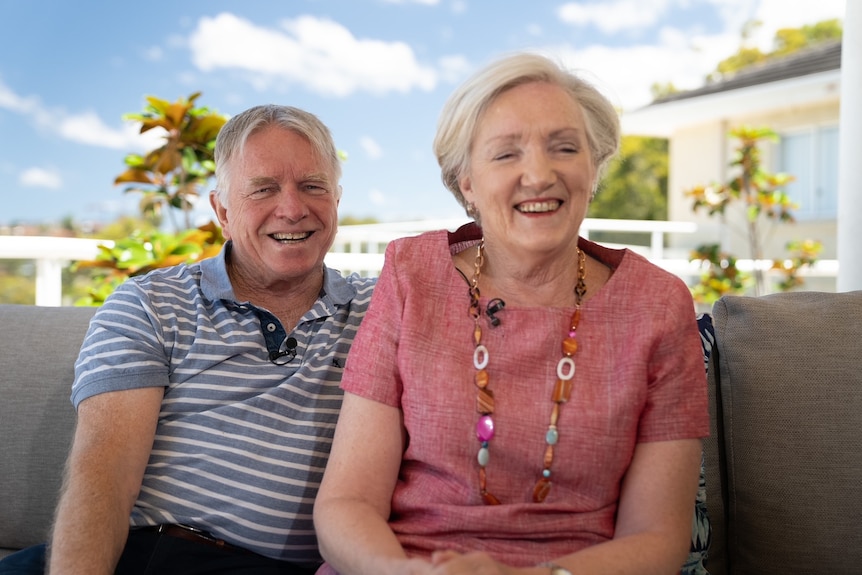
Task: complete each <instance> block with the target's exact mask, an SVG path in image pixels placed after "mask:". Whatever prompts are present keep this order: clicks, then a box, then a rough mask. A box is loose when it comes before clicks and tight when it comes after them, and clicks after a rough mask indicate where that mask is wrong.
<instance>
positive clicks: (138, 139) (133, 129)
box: [52, 112, 164, 150]
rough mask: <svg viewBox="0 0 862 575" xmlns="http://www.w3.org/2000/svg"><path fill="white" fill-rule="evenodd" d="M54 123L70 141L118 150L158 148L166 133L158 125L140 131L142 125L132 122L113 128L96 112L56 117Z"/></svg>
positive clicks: (58, 130)
mask: <svg viewBox="0 0 862 575" xmlns="http://www.w3.org/2000/svg"><path fill="white" fill-rule="evenodd" d="M52 123H53V124H54V125H55V126H56V129H57V132H58V133H59V134H60V135H61V136H62V137H63V138H65V139H67V140H70V141H72V142H78V143H81V144H88V145H90V146H98V147H102V148H112V149H115V150H125V149H130V148H131V149H135V150H145V149H149V148H153V147H158V146H160V145H161V144H162V140H161V138H160V136H161V135H162V134H163V133H164V131H163V130H161V128H156V129H153V130H150V131H148V132H146V133H145V134H140V124H132V123H126V124H125V125H124V126H123V127H122V128H120V129H116V128H112V127H111V126H108V125H107V124H105V123H104V122H103V121H102V119H101V118H99V116H98V115H96V113H94V112H84V113H81V114H75V115H67V116H62V117H58V118H54V119H53V120H52Z"/></svg>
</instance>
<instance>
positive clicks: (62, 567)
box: [48, 387, 164, 575]
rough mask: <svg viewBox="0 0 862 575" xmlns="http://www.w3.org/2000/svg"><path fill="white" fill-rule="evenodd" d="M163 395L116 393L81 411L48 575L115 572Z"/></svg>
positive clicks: (96, 399)
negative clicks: (49, 574)
mask: <svg viewBox="0 0 862 575" xmlns="http://www.w3.org/2000/svg"><path fill="white" fill-rule="evenodd" d="M163 395H164V389H163V388H161V387H148V388H143V389H135V390H128V391H114V392H108V393H103V394H100V395H95V396H93V397H90V398H88V399H85V400H84V401H82V402H81V404H80V405H79V406H78V423H77V427H76V429H75V437H74V441H73V443H72V450H71V452H70V454H69V459H68V461H67V463H66V476H65V480H64V485H63V492H62V494H61V496H60V502H59V504H58V506H57V513H56V517H55V522H54V529H53V534H52V537H51V542H50V546H49V553H50V557H49V569H48V571H49V572H50V573H52V574H53V575H61V574H62V575H66V574H69V575H71V574H78V573H81V574H87V575H99V574H106V575H107V574H110V573H113V572H114V568H115V566H116V564H117V561H118V560H119V558H120V555H121V553H122V551H123V547H124V545H125V542H126V538H127V536H128V533H129V514H130V513H131V510H132V506H133V505H134V503H135V499H136V498H137V496H138V492H139V491H140V487H141V480H142V478H143V475H144V469H145V468H146V465H147V461H148V460H149V457H150V451H151V450H152V447H153V438H154V437H155V431H156V423H157V421H158V416H159V411H160V408H161V402H162V397H163Z"/></svg>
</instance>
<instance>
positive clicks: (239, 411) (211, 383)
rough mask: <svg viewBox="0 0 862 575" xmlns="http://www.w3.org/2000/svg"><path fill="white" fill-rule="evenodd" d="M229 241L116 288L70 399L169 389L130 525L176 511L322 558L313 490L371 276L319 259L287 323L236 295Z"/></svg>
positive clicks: (282, 553)
mask: <svg viewBox="0 0 862 575" xmlns="http://www.w3.org/2000/svg"><path fill="white" fill-rule="evenodd" d="M229 249H230V247H229V244H226V246H225V248H223V249H222V252H221V253H220V254H219V255H218V256H217V257H214V258H211V259H208V260H203V261H201V262H198V263H195V264H192V265H188V266H186V265H181V266H176V267H172V268H166V269H161V270H156V271H153V272H151V273H149V274H147V275H145V276H142V277H136V278H132V279H131V280H129V281H127V282H125V283H124V284H123V285H122V286H121V287H119V288H118V289H117V290H116V291H115V292H114V293H113V294H112V295H111V296H110V297H109V298H108V299H107V301H105V303H104V304H103V305H102V306H101V308H100V309H99V310H98V311H97V312H96V314H95V316H94V318H93V320H92V322H91V324H90V328H89V331H88V332H87V336H86V338H85V340H84V343H83V346H82V348H81V353H80V356H79V358H78V361H77V362H76V365H75V383H74V384H73V386H72V402H73V403H74V405H75V406H76V407H77V406H78V404H79V403H80V402H81V401H83V400H85V399H86V398H88V397H92V396H94V395H97V394H100V393H104V392H107V391H116V390H127V389H136V388H143V387H164V388H165V396H164V400H163V401H162V407H161V413H160V414H159V421H158V427H157V429H156V437H155V443H154V445H153V450H152V454H151V456H150V460H149V463H148V464H147V468H146V472H145V474H144V478H143V484H142V486H141V492H140V494H139V496H138V500H137V502H136V503H135V506H134V509H133V511H132V516H131V519H130V524H131V525H132V526H145V525H155V524H160V523H182V524H187V525H192V526H195V527H198V528H200V529H204V530H206V531H209V532H210V533H212V534H213V535H214V536H216V537H218V538H220V539H224V540H226V541H228V542H229V543H232V544H235V545H239V546H241V547H245V548H247V549H250V550H252V551H255V552H257V553H260V554H262V555H266V556H269V557H273V558H276V559H284V560H288V561H292V562H295V563H304V564H312V563H318V562H320V560H321V559H320V554H319V552H318V550H317V540H316V537H315V534H314V526H313V523H312V507H313V503H314V497H315V495H316V493H317V489H318V487H319V485H320V480H321V478H322V475H323V470H324V467H325V465H326V460H327V457H328V455H329V449H330V446H331V443H332V436H333V432H334V429H335V423H336V420H337V418H338V411H339V408H340V405H341V399H342V391H341V389H340V387H339V384H340V382H341V374H342V371H343V369H344V365H345V362H346V361H347V352H348V350H349V348H350V344H351V342H352V341H353V337H354V335H355V334H356V329H357V327H358V326H359V323H360V321H361V319H362V317H363V316H364V315H365V311H366V309H367V307H368V302H369V301H370V298H371V292H372V289H373V286H374V281H375V280H373V279H368V278H361V277H359V276H356V275H352V276H350V277H348V278H344V277H342V276H341V274H340V273H339V272H337V271H334V270H331V269H328V268H326V270H325V277H324V285H323V290H322V292H321V294H320V297H319V298H318V299H317V301H316V302H315V304H314V306H313V307H312V308H311V309H310V310H309V311H308V312H306V313H305V315H303V316H302V318H301V319H300V320H299V323H298V325H297V326H296V327H295V329H294V331H292V332H286V330H285V329H284V327H282V325H281V324H280V323H279V321H278V320H277V319H276V318H275V316H274V315H272V314H271V313H269V312H268V311H266V310H263V309H261V308H257V307H255V306H253V305H251V304H249V303H248V302H237V301H235V299H234V294H233V289H232V288H231V285H230V280H229V279H228V275H227V268H226V264H225V257H226V253H227V252H228V251H229ZM287 337H292V338H295V340H296V357H294V358H293V359H291V360H290V361H288V362H287V363H286V364H285V365H275V364H274V363H272V362H271V361H270V360H269V352H270V351H273V350H274V349H275V350H277V349H278V348H279V346H281V348H282V350H284V345H285V343H284V342H285V341H286V338H287ZM267 340H268V341H269V345H270V348H269V350H268V348H267V343H266V342H267ZM291 343H293V342H291ZM273 346H274V347H273ZM289 357H290V356H286V357H285V358H283V361H284V360H287V359H289Z"/></svg>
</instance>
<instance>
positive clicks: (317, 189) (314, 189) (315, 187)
mask: <svg viewBox="0 0 862 575" xmlns="http://www.w3.org/2000/svg"><path fill="white" fill-rule="evenodd" d="M305 189H306V190H307V191H308V192H309V193H312V194H325V193H326V192H327V188H326V186H324V185H323V184H305Z"/></svg>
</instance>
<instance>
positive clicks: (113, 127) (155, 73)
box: [0, 0, 855, 225]
mask: <svg viewBox="0 0 862 575" xmlns="http://www.w3.org/2000/svg"><path fill="white" fill-rule="evenodd" d="M851 1H855V0H851ZM844 3H845V0H593V1H584V0H578V1H566V0H282V1H281V2H275V1H271V0H245V1H243V2H227V1H222V0H208V1H206V2H204V1H200V0H187V1H186V2H176V1H173V0H172V1H165V0H150V1H148V2H141V3H128V2H118V1H115V0H89V1H88V0H80V1H77V2H71V1H68V0H0V225H2V224H13V223H36V222H52V221H59V220H61V219H62V218H64V217H69V216H71V217H72V218H74V220H75V221H76V222H78V223H81V224H84V223H87V222H90V221H94V220H95V221H110V220H113V219H115V218H116V217H118V216H119V215H121V214H136V213H137V208H136V203H137V200H138V197H137V196H134V195H127V194H124V193H123V188H122V187H121V186H114V185H113V180H114V177H115V176H116V175H117V174H119V173H120V172H122V171H123V167H124V166H123V157H124V156H125V155H126V154H127V153H129V152H133V151H144V150H147V149H152V148H153V147H155V145H156V144H155V143H154V142H153V140H152V139H150V140H147V139H145V138H143V137H141V136H140V135H139V134H138V132H137V127H136V126H135V125H133V124H131V123H129V122H125V121H124V120H123V119H122V116H123V114H125V113H127V112H138V111H141V110H142V109H143V107H144V105H145V97H146V96H148V95H154V96H157V97H160V98H163V99H167V100H171V101H173V100H176V99H177V98H179V97H181V96H188V95H190V94H191V93H193V92H198V91H200V92H202V96H201V97H200V98H199V100H198V103H200V104H203V105H206V106H209V107H210V108H213V109H215V110H216V111H218V112H220V113H223V114H226V115H234V114H237V113H239V112H241V111H242V110H244V109H246V108H248V107H250V106H253V105H256V104H261V103H269V102H275V103H283V104H290V105H294V106H298V107H300V108H304V109H306V110H309V111H311V112H313V113H315V114H317V115H318V116H319V117H320V118H321V119H322V120H323V121H324V122H326V123H327V125H329V126H330V128H331V129H332V132H333V135H334V137H335V140H336V144H337V145H338V147H339V149H341V150H343V151H345V152H346V153H347V154H348V159H347V161H346V162H345V164H344V176H343V178H342V186H343V188H344V196H343V198H342V202H341V214H342V216H344V215H352V216H356V217H366V216H372V217H375V218H377V219H379V220H381V221H394V220H405V219H425V218H449V217H462V216H463V212H462V210H461V209H460V207H459V206H458V205H457V204H456V203H455V200H454V199H453V198H452V197H451V195H450V194H449V193H448V192H447V191H445V189H444V188H443V186H442V184H441V183H440V178H439V171H438V167H437V163H436V161H435V159H434V156H433V153H432V151H431V141H432V139H433V136H434V129H435V125H436V121H437V116H438V113H439V111H440V109H441V108H442V106H443V103H444V101H445V100H446V97H447V96H448V95H449V93H450V92H451V91H452V89H453V88H454V86H455V85H456V84H457V83H458V82H460V81H461V80H463V79H464V78H465V77H466V76H467V75H468V74H469V73H470V72H471V71H473V70H475V69H476V68H477V67H480V66H482V65H483V64H485V63H487V62H488V61H490V60H491V59H493V58H495V57H497V56H499V55H502V54H505V53H508V52H511V51H515V50H532V51H538V52H542V53H545V54H549V55H551V56H553V57H555V58H557V59H558V60H561V61H563V62H565V63H566V64H567V65H568V66H570V67H572V68H575V69H578V70H582V71H583V73H585V74H586V76H587V77H588V78H589V79H591V80H592V81H593V82H594V83H595V84H596V85H597V86H598V87H599V88H600V89H601V90H602V91H603V92H604V93H605V94H606V95H607V96H608V97H609V98H610V99H611V101H613V102H614V103H615V104H616V105H617V106H619V107H620V109H622V110H623V113H625V111H626V110H633V109H636V108H638V107H640V106H643V105H646V104H648V103H649V99H650V92H649V89H650V86H651V85H652V84H653V83H654V82H662V83H665V82H673V83H674V84H675V85H676V86H677V87H680V88H695V87H697V86H700V85H701V84H702V83H703V79H704V77H705V75H706V74H708V73H709V72H711V71H712V70H713V69H714V68H715V65H716V63H717V62H718V61H719V60H721V59H722V58H724V57H726V56H728V55H730V54H732V53H733V52H735V51H736V49H737V48H738V47H739V43H740V30H741V29H742V26H743V24H744V22H745V21H746V20H749V19H757V20H760V21H761V22H762V26H761V27H760V29H759V30H758V33H757V36H756V37H754V38H753V39H752V42H754V43H756V44H758V45H760V46H761V47H762V48H764V49H768V48H769V41H770V40H771V38H772V36H773V34H774V32H775V30H776V29H778V28H781V27H788V26H790V27H798V26H801V25H803V24H811V23H814V22H817V21H819V20H824V19H827V18H835V17H838V18H840V17H842V16H843V13H844ZM199 213H200V218H201V220H202V221H206V220H208V219H209V217H210V211H209V204H208V202H206V201H204V202H202V205H201V206H200V208H199Z"/></svg>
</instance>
